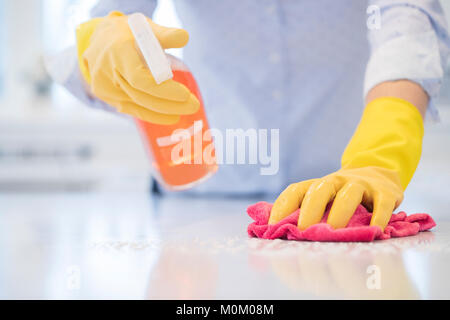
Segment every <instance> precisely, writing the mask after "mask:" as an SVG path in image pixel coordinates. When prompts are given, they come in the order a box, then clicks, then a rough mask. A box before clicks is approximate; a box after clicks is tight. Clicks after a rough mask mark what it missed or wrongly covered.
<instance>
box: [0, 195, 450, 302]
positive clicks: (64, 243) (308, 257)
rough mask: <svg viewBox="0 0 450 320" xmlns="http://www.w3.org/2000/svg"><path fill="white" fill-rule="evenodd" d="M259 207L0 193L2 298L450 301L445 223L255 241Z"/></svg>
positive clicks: (226, 201) (219, 201) (449, 240)
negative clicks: (329, 239)
mask: <svg viewBox="0 0 450 320" xmlns="http://www.w3.org/2000/svg"><path fill="white" fill-rule="evenodd" d="M259 200H260V199H248V198H242V199H230V198H213V199H205V198H188V197H173V196H172V197H152V196H150V195H148V194H136V193H121V194H114V193H60V194H58V193H53V194H3V195H0V203H2V206H1V207H2V212H1V213H0V237H1V243H0V298H2V299H19V298H28V299H41V298H45V299H52V298H58V299H164V298H169V299H232V298H234V299H313V298H331V299H334V298H343V299H350V298H359V299H418V298H425V299H427V298H447V299H448V298H450V293H449V291H448V288H449V287H450V277H448V276H447V274H446V272H447V270H449V269H450V268H449V267H450V232H449V231H450V223H449V222H446V221H445V220H444V221H441V220H439V219H438V221H437V222H438V226H437V227H436V228H435V229H434V230H433V231H432V232H424V233H421V234H419V235H417V236H413V237H408V238H402V239H391V240H387V241H378V242H374V243H370V244H366V243H316V242H291V241H283V240H275V241H269V240H259V239H249V238H248V237H247V234H246V227H247V225H248V223H249V222H250V219H249V218H248V217H247V215H246V214H245V209H246V207H247V206H248V205H249V204H251V203H253V202H255V201H259ZM266 200H271V199H266ZM438 209H439V208H438ZM444 209H445V208H444V206H442V210H444ZM411 213H413V212H411Z"/></svg>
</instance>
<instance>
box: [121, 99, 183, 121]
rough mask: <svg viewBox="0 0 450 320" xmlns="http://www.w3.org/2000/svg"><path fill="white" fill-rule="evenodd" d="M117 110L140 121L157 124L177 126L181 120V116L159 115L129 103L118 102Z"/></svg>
mask: <svg viewBox="0 0 450 320" xmlns="http://www.w3.org/2000/svg"><path fill="white" fill-rule="evenodd" d="M116 108H117V110H118V111H119V112H122V113H126V114H129V115H131V116H133V117H135V118H138V119H140V120H143V121H146V122H150V123H155V124H163V125H169V124H175V123H177V122H178V120H179V119H180V116H178V115H168V114H162V113H157V112H154V111H152V110H148V109H146V108H144V107H141V106H139V105H137V104H134V103H133V102H128V101H121V102H118V103H117V104H116Z"/></svg>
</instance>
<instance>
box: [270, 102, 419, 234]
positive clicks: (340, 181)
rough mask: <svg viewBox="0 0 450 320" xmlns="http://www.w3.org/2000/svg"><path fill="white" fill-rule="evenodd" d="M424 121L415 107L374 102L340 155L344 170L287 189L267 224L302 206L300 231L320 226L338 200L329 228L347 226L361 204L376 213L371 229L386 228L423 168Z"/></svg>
mask: <svg viewBox="0 0 450 320" xmlns="http://www.w3.org/2000/svg"><path fill="white" fill-rule="evenodd" d="M423 130H424V129H423V120H422V116H421V115H420V113H419V111H418V110H417V108H416V107H415V106H414V105H412V104H411V103H409V102H407V101H405V100H402V99H399V98H393V97H385V98H378V99H375V100H373V101H372V102H370V103H369V104H368V105H367V106H366V109H365V111H364V114H363V117H362V118H361V121H360V123H359V125H358V128H357V129H356V132H355V134H354V135H353V137H352V139H351V141H350V143H349V144H348V146H347V148H346V150H345V152H344V154H343V156H342V161H341V164H342V168H341V169H340V170H338V171H336V172H334V173H332V174H330V175H327V176H325V177H323V178H321V179H312V180H307V181H302V182H299V183H294V184H291V185H290V186H288V187H287V188H286V189H285V190H284V191H283V192H282V193H281V194H280V196H279V197H278V198H277V200H276V201H275V203H274V205H273V207H272V211H271V214H270V218H269V224H275V223H277V222H278V221H280V220H282V219H283V218H285V217H286V216H287V215H289V214H290V213H292V212H293V211H295V210H296V209H298V208H299V207H300V216H299V221H298V227H299V228H300V229H301V230H304V229H306V228H308V227H309V226H311V225H313V224H316V223H318V222H320V220H321V219H322V217H323V214H324V211H325V207H326V205H327V204H328V203H329V202H330V201H332V200H334V203H333V205H332V207H331V211H330V214H329V216H328V220H327V223H329V224H330V225H331V226H332V227H333V228H343V227H345V226H346V225H347V223H348V221H349V220H350V218H351V216H352V215H353V212H354V211H355V209H356V207H357V206H358V204H360V203H362V204H363V205H364V206H366V207H367V208H368V209H369V211H372V210H373V215H372V220H371V222H370V224H371V225H375V226H379V227H380V228H381V229H382V230H384V228H385V227H386V225H387V224H388V222H389V219H390V217H391V215H392V212H393V210H394V209H395V208H397V206H398V205H399V204H400V203H401V201H402V200H403V191H404V190H405V189H406V187H407V185H408V183H409V181H410V180H411V178H412V176H413V174H414V171H415V169H416V167H417V165H418V163H419V159H420V154H421V150H422V138H423Z"/></svg>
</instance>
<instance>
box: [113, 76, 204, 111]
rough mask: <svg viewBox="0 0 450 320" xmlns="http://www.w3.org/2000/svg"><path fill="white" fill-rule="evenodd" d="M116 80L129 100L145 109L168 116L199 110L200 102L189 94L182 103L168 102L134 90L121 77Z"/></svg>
mask: <svg viewBox="0 0 450 320" xmlns="http://www.w3.org/2000/svg"><path fill="white" fill-rule="evenodd" d="M116 80H117V82H118V83H119V85H120V87H121V88H122V90H123V91H124V92H125V93H126V94H127V95H128V96H129V97H130V99H131V100H132V101H133V102H134V103H136V104H138V105H140V106H141V107H144V108H145V109H149V110H152V111H154V112H157V113H164V114H169V115H185V114H193V113H195V112H197V111H198V109H199V108H200V102H199V101H198V99H197V98H196V97H195V96H194V95H193V94H189V98H188V99H187V100H186V101H184V102H175V101H169V100H165V99H161V98H157V97H153V96H151V95H149V94H146V93H144V92H142V91H139V90H136V89H134V88H133V87H132V86H131V85H130V84H129V83H128V82H127V81H126V80H125V79H124V78H123V77H121V76H118V77H116Z"/></svg>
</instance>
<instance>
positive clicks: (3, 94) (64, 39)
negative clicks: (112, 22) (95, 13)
mask: <svg viewBox="0 0 450 320" xmlns="http://www.w3.org/2000/svg"><path fill="white" fill-rule="evenodd" d="M96 2H97V1H95V0H17V1H7V0H0V192H30V191H31V192H33V191H39V192H42V191H44V192H45V191H56V190H62V191H67V190H74V191H86V190H111V189H113V190H124V189H126V190H136V189H137V190H142V189H143V188H147V187H148V184H149V167H150V166H149V163H148V161H147V158H146V156H145V150H144V149H143V147H142V145H141V143H140V139H139V137H138V132H137V130H136V128H135V126H134V123H133V122H132V121H128V120H126V119H124V118H121V117H117V116H116V115H111V114H109V113H107V112H102V111H97V110H92V109H89V108H87V107H86V106H85V105H83V104H82V103H81V102H79V101H78V100H77V99H76V98H74V97H73V96H72V95H71V94H70V93H68V92H67V91H66V90H65V89H64V88H62V87H61V86H59V85H58V84H56V83H54V82H52V80H51V78H50V77H49V75H48V74H47V71H46V70H47V69H46V65H47V66H48V61H49V60H51V57H52V55H53V54H55V53H56V52H60V51H62V50H63V49H65V48H67V47H69V46H73V45H74V43H75V32H74V30H75V27H76V25H78V24H79V23H81V22H83V21H86V20H87V19H88V17H89V11H90V9H91V8H92V7H93V6H94V5H95V4H96ZM155 15H156V18H157V20H158V21H162V22H165V23H167V24H170V25H179V21H178V20H177V18H176V16H175V11H174V9H173V6H172V3H171V1H161V2H160V5H159V7H158V9H157V11H156V12H155ZM171 53H172V54H176V55H180V54H181V53H180V52H173V51H172V52H171ZM63 67H64V66H63ZM70 70H71V68H70V67H69V66H65V68H59V69H58V70H57V73H58V74H59V75H60V76H61V77H64V75H65V73H67V72H70Z"/></svg>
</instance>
